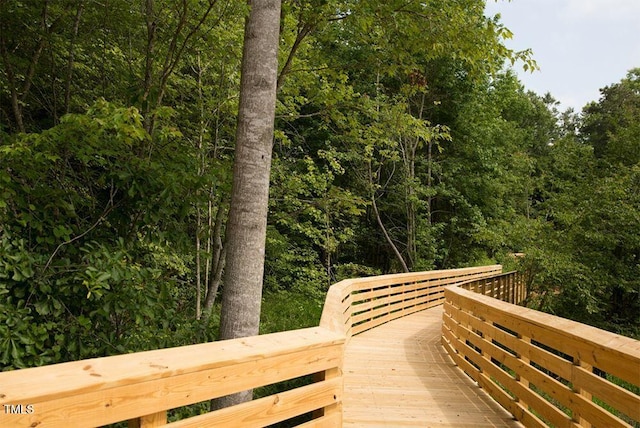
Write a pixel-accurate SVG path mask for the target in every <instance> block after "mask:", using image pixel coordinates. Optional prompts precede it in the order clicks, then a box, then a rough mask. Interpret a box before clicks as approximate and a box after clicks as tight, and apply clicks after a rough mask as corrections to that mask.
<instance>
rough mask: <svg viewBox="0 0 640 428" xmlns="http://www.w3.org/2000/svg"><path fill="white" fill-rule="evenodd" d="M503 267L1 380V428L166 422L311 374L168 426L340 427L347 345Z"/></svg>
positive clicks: (408, 281)
mask: <svg viewBox="0 0 640 428" xmlns="http://www.w3.org/2000/svg"><path fill="white" fill-rule="evenodd" d="M500 271H501V267H500V266H485V267H480V268H467V269H454V270H445V271H431V272H423V273H409V274H398V275H385V276H377V277H370V278H361V279H350V280H345V281H342V282H339V283H337V284H335V285H333V286H332V287H331V288H330V289H329V292H328V294H327V298H326V302H325V307H324V311H323V314H322V319H321V322H320V326H319V327H315V328H308V329H302V330H294V331H287V332H282V333H274V334H267V335H262V336H254V337H248V338H244V339H234V340H226V341H220V342H213V343H205V344H200V345H191V346H185V347H180V348H171V349H162V350H156V351H148V352H139V353H135V354H127V355H119V356H114V357H104V358H95V359H90V360H82V361H75V362H69V363H62V364H55V365H51V366H45V367H37V368H31V369H23V370H16V371H13V372H5V373H0V427H5V426H7V427H36V426H37V427H38V428H45V427H65V428H66V427H82V426H101V425H106V424H111V423H114V422H118V421H127V420H128V421H129V426H130V427H157V426H165V425H166V424H167V410H169V409H174V408H178V407H181V406H185V405H190V404H193V403H198V402H202V401H207V400H210V399H212V398H217V397H221V396H225V395H228V394H232V393H235V392H239V391H243V390H247V389H252V388H257V387H260V386H265V385H271V384H274V383H278V382H282V381H286V380H290V379H295V378H299V377H303V376H307V375H313V378H314V380H315V382H314V383H311V384H307V385H305V386H302V387H298V388H295V389H291V390H288V391H284V392H280V393H278V394H274V395H271V396H268V397H263V398H260V399H256V400H253V401H250V402H247V403H244V404H240V405H237V406H233V407H229V408H226V409H222V410H217V411H213V412H209V413H205V414H203V415H200V416H195V417H192V418H188V419H184V420H181V421H177V422H173V423H170V424H168V426H170V427H202V426H224V427H262V426H267V425H270V424H274V423H277V422H279V421H283V420H288V419H290V418H294V417H297V416H299V415H304V414H308V413H313V416H314V419H312V420H311V421H309V422H305V423H303V424H302V425H300V426H302V427H317V428H322V427H327V428H329V427H330V428H334V427H340V426H341V425H342V408H341V403H342V388H343V387H342V385H343V381H342V362H343V358H344V346H345V341H346V340H348V338H350V337H351V336H352V335H355V334H358V333H360V332H362V331H365V330H367V329H370V328H373V327H375V326H377V325H380V324H382V323H384V322H387V321H390V320H392V319H395V318H398V317H401V316H404V315H407V314H409V313H413V312H416V311H419V310H422V309H427V308H429V307H432V306H435V305H439V304H442V302H443V301H444V288H445V286H447V285H451V284H459V283H461V282H463V281H467V280H470V279H477V278H482V277H484V276H487V275H494V274H496V273H499V272H500Z"/></svg>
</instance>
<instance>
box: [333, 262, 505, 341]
mask: <svg viewBox="0 0 640 428" xmlns="http://www.w3.org/2000/svg"><path fill="white" fill-rule="evenodd" d="M501 272H502V266H501V265H493V266H480V267H471V268H461V269H447V270H434V271H427V272H416V273H413V272H412V273H400V274H393V275H382V276H375V277H367V278H356V279H346V280H344V281H340V282H338V283H337V284H334V285H332V286H331V288H330V289H329V292H328V293H327V298H326V300H325V305H324V310H323V312H322V318H321V321H320V326H321V327H325V328H327V329H330V330H333V331H335V332H339V333H343V334H345V335H346V336H347V339H348V338H349V337H351V336H355V335H356V334H359V333H362V332H363V331H366V330H369V329H372V328H374V327H377V326H379V325H381V324H384V323H386V322H389V321H392V320H394V319H396V318H400V317H403V316H406V315H409V314H412V313H414V312H417V311H421V310H424V309H428V308H431V307H434V306H438V305H441V304H442V303H443V302H444V290H445V288H446V287H447V286H450V285H457V284H461V283H463V282H465V281H470V280H474V279H482V278H485V277H489V276H492V275H497V274H499V273H501Z"/></svg>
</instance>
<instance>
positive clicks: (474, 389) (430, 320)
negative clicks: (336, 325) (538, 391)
mask: <svg viewBox="0 0 640 428" xmlns="http://www.w3.org/2000/svg"><path fill="white" fill-rule="evenodd" d="M441 325H442V307H441V306H439V307H436V308H433V309H428V310H426V311H422V312H418V313H416V314H413V315H409V316H406V317H404V318H400V319H397V320H395V321H391V322H389V323H387V324H384V325H381V326H380V327H377V328H375V329H373V330H369V331H366V332H364V333H362V334H360V335H357V336H354V337H352V338H351V340H350V342H349V343H348V345H347V348H346V353H345V363H344V397H343V406H344V425H343V426H344V427H371V428H375V427H403V426H414V427H416V426H419V427H470V428H471V427H473V428H476V427H522V425H521V424H520V423H518V422H516V421H515V420H513V418H512V416H511V414H509V413H508V412H507V411H506V410H504V409H503V408H502V407H501V406H500V405H499V404H497V403H496V402H495V401H493V399H491V398H490V397H489V395H487V394H486V393H485V391H484V390H482V389H480V388H479V387H478V386H477V385H476V384H475V383H474V382H473V381H472V380H471V379H470V378H469V377H467V376H466V375H465V374H464V373H463V372H462V371H461V370H459V369H458V368H457V367H456V366H455V365H454V364H453V362H452V360H451V359H450V358H449V356H448V355H447V353H446V351H445V350H444V348H443V347H442V345H441V344H440V336H441Z"/></svg>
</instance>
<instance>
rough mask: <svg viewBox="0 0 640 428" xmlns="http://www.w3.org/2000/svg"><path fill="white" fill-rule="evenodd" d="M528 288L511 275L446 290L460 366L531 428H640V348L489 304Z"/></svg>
mask: <svg viewBox="0 0 640 428" xmlns="http://www.w3.org/2000/svg"><path fill="white" fill-rule="evenodd" d="M505 287H506V288H505ZM523 288H524V285H523V281H522V280H521V279H518V277H517V275H516V274H515V273H512V274H507V275H502V279H500V280H498V279H497V278H495V279H493V280H490V281H486V282H485V281H483V280H481V281H473V282H470V283H466V284H463V285H462V286H460V287H450V288H447V289H446V290H445V304H444V315H443V341H442V342H443V345H444V346H445V348H446V349H447V351H448V352H449V354H450V355H451V357H452V358H453V359H454V361H455V363H456V364H457V365H458V366H459V367H460V368H461V369H462V370H464V371H465V372H466V373H467V374H468V375H469V376H470V377H471V378H473V379H474V380H475V381H476V382H477V383H478V385H479V386H481V387H482V388H484V389H485V390H486V391H487V392H488V393H489V394H490V395H491V396H492V397H493V398H494V399H495V400H496V401H498V402H499V403H501V404H502V406H503V407H505V408H506V409H507V410H509V411H510V412H511V413H512V414H513V415H514V417H515V418H516V419H518V420H519V421H521V422H523V423H524V424H525V425H526V426H527V427H546V426H555V427H576V426H584V427H590V426H594V427H616V426H640V395H639V394H640V341H637V340H633V339H631V338H627V337H623V336H619V335H616V334H613V333H610V332H607V331H603V330H600V329H597V328H594V327H591V326H587V325H584V324H580V323H577V322H573V321H570V320H567V319H563V318H559V317H556V316H553V315H550V314H545V313H542V312H538V311H534V310H532V309H528V308H524V307H520V306H516V305H513V304H510V303H507V302H503V301H500V300H496V299H494V298H491V297H490V295H495V296H497V297H501V298H503V299H505V300H507V299H511V300H512V301H518V300H521V299H522V298H523V297H524V294H523V293H524V291H523ZM509 289H510V291H509ZM489 290H490V291H489ZM513 296H517V298H515V299H512V297H513Z"/></svg>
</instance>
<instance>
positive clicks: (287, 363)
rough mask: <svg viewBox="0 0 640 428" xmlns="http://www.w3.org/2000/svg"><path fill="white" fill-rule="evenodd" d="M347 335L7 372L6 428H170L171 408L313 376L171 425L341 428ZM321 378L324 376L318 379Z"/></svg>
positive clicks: (319, 332) (0, 403) (286, 336)
mask: <svg viewBox="0 0 640 428" xmlns="http://www.w3.org/2000/svg"><path fill="white" fill-rule="evenodd" d="M344 341H345V340H344V336H342V335H339V334H336V333H334V332H331V331H329V330H327V329H323V328H320V327H315V328H309V329H302V330H294V331H287V332H282V333H274V334H267V335H262V336H253V337H248V338H243V339H234V340H225V341H219V342H212V343H205V344H199V345H191V346H184V347H179V348H171V349H161V350H156V351H147V352H139V353H135V354H126V355H118V356H113V357H105V358H95V359H89V360H81V361H75V362H69V363H62V364H55V365H51V366H44V367H36V368H31V369H23V370H16V371H11V372H5V373H0V426H3V427H5V426H6V427H36V426H37V427H39V428H41V427H65V428H66V427H71V426H72V427H81V426H101V425H106V424H110V423H114V422H118V421H123V420H130V423H129V426H130V427H156V426H164V425H165V424H166V422H167V419H166V410H168V409H173V408H177V407H180V406H185V405H189V404H193V403H198V402H201V401H206V400H210V399H212V398H217V397H221V396H225V395H228V394H233V393H235V392H240V391H244V390H247V389H251V388H256V387H260V386H264V385H270V384H273V383H276V382H280V381H284V380H288V379H294V378H298V377H302V376H305V375H314V374H315V375H316V376H315V377H316V380H318V382H316V383H312V384H310V385H306V386H302V387H300V388H296V389H292V390H290V391H286V392H283V393H279V394H275V395H271V396H268V397H264V398H261V399H258V400H253V401H250V402H247V403H244V404H241V405H237V406H233V407H229V408H226V409H222V410H217V411H213V412H210V413H206V414H204V415H200V416H196V417H192V418H188V419H184V420H182V421H178V422H176V423H171V424H169V425H168V426H170V427H202V426H224V427H262V426H267V425H270V424H274V423H277V422H279V421H283V420H287V419H289V418H292V417H295V416H298V415H301V414H305V413H307V412H313V411H318V410H320V412H321V413H323V415H322V416H321V417H320V418H318V419H314V420H312V421H311V422H309V423H307V424H306V425H302V426H306V427H323V426H340V421H341V419H340V418H341V412H340V408H339V406H340V403H341V395H342V378H341V367H342V358H343V355H344V349H343V347H344ZM318 374H320V376H318Z"/></svg>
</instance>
